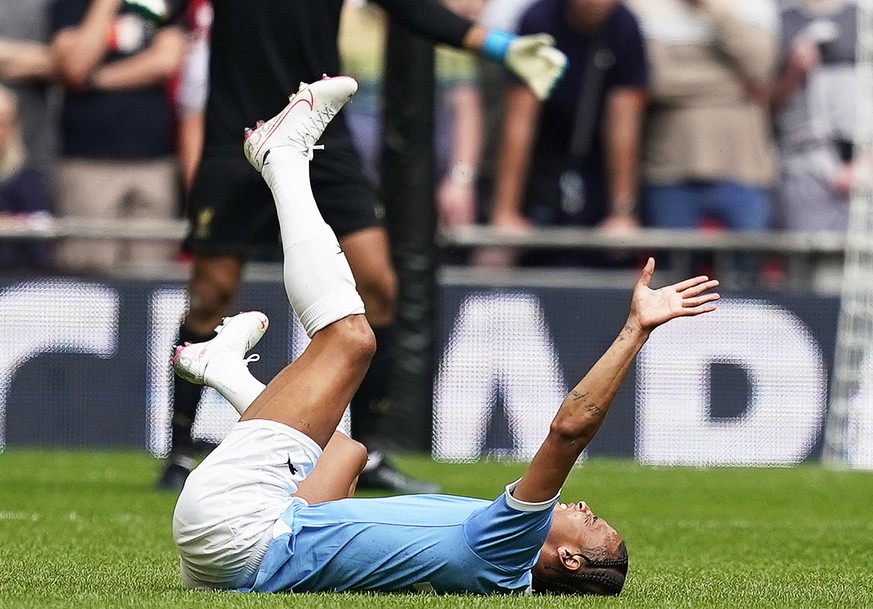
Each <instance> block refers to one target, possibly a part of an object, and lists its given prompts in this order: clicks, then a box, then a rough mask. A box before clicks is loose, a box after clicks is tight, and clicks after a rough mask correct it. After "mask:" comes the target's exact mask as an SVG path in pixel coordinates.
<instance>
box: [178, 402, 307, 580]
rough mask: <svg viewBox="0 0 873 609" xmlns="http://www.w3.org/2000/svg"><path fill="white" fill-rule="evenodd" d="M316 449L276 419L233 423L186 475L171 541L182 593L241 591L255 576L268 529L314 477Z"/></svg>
mask: <svg viewBox="0 0 873 609" xmlns="http://www.w3.org/2000/svg"><path fill="white" fill-rule="evenodd" d="M320 456H321V447H320V446H318V444H316V442H315V441H314V440H313V439H312V438H310V437H309V436H307V435H306V434H304V433H302V432H300V431H297V430H296V429H292V428H291V427H288V426H287V425H283V424H281V423H277V422H275V421H266V420H262V419H253V420H249V421H242V422H240V423H237V424H236V425H235V426H234V427H233V429H232V430H231V432H230V433H229V434H228V435H227V437H226V438H225V439H224V440H223V441H222V442H221V444H220V445H219V446H218V448H216V449H215V450H214V451H212V453H211V454H210V455H209V456H207V457H206V458H205V459H204V460H203V462H202V463H201V464H200V465H199V466H197V468H195V469H194V471H193V472H191V475H190V476H188V480H187V481H186V482H185V488H183V489H182V493H181V494H180V495H179V500H178V501H177V502H176V510H175V513H174V514H173V539H174V540H175V541H176V547H177V548H178V550H179V558H180V564H181V571H182V583H183V585H184V586H185V587H186V588H221V589H233V588H239V587H242V586H244V585H246V584H247V583H249V581H250V580H251V579H252V578H253V577H254V575H255V573H257V570H258V566H259V565H260V563H261V560H262V559H263V557H264V554H265V553H266V551H267V546H268V545H269V544H270V541H272V539H273V525H274V524H275V522H276V520H278V519H279V517H280V516H281V515H282V513H283V512H284V511H285V509H286V508H287V507H288V505H289V504H290V503H291V501H292V495H293V494H294V493H295V492H297V485H298V483H299V482H300V481H301V480H303V479H304V478H305V477H306V476H308V475H309V474H310V473H311V472H312V468H313V467H315V462H316V461H317V460H318V458H319V457H320Z"/></svg>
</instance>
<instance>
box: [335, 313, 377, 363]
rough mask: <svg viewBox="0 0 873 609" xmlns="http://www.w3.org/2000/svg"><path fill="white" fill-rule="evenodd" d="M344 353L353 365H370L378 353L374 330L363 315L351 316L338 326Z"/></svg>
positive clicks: (342, 320)
mask: <svg viewBox="0 0 873 609" xmlns="http://www.w3.org/2000/svg"><path fill="white" fill-rule="evenodd" d="M336 325H337V329H338V330H339V335H340V336H339V339H340V340H341V341H342V347H343V353H344V355H345V356H346V357H347V358H349V360H350V363H351V364H352V365H369V363H370V360H371V359H372V358H373V353H375V352H376V338H375V336H374V335H373V329H372V328H371V327H370V324H369V322H368V321H367V319H366V318H365V317H364V316H363V315H350V316H349V317H346V318H344V319H341V320H340V321H339V322H338V323H337V324H336Z"/></svg>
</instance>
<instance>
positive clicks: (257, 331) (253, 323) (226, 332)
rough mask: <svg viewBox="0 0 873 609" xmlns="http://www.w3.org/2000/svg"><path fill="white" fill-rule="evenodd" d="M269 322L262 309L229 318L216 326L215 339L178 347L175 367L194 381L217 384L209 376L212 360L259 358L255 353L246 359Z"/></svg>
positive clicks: (177, 371)
mask: <svg viewBox="0 0 873 609" xmlns="http://www.w3.org/2000/svg"><path fill="white" fill-rule="evenodd" d="M268 325H269V321H268V320H267V316H266V315H264V314H263V313H261V312H260V311H247V312H245V313H239V314H238V315H234V316H233V317H225V318H224V319H223V320H222V321H221V324H220V325H219V326H218V327H217V328H215V332H216V333H217V334H216V336H215V338H213V339H210V340H208V341H206V342H203V343H186V344H184V345H177V346H176V347H175V348H174V350H173V370H174V371H175V372H176V374H178V375H179V376H180V377H182V378H183V379H185V380H186V381H188V382H190V383H195V384H197V385H209V386H210V387H211V386H214V381H213V380H212V379H210V378H209V363H210V362H211V361H212V360H214V359H215V358H216V357H217V356H221V355H231V356H235V357H238V358H239V360H240V361H241V362H245V363H248V362H250V361H257V356H255V355H252V356H251V357H249V358H247V359H243V358H244V357H245V354H246V352H247V351H249V349H251V348H252V347H254V346H255V345H256V344H257V343H258V341H259V340H261V337H262V336H263V335H264V332H266V331H267V326H268Z"/></svg>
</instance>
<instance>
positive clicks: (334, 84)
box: [243, 76, 358, 171]
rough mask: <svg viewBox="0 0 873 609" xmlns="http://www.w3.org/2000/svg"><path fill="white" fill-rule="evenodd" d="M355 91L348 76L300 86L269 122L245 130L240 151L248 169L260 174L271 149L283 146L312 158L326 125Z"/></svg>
mask: <svg viewBox="0 0 873 609" xmlns="http://www.w3.org/2000/svg"><path fill="white" fill-rule="evenodd" d="M357 90H358V83H357V81H355V79H354V78H352V77H350V76H335V77H333V78H330V77H327V76H325V77H324V78H322V79H321V80H318V81H316V82H314V83H312V84H307V83H300V89H299V90H298V91H297V93H295V94H293V95H292V96H291V97H289V98H288V105H287V106H285V108H284V109H283V110H282V111H281V112H280V113H279V114H277V115H276V116H274V117H273V118H271V119H270V120H268V121H266V122H264V121H258V124H257V125H255V127H254V128H253V129H249V128H246V131H245V142H244V143H243V150H244V151H245V154H246V158H247V159H248V160H249V163H251V164H252V167H254V168H255V169H257V170H258V171H261V170H262V169H263V168H264V160H265V159H266V157H267V154H268V153H269V152H270V150H272V149H273V148H276V147H278V146H286V147H289V148H292V149H293V150H296V151H298V152H299V153H300V154H302V155H303V156H305V157H306V158H307V159H310V160H311V159H312V151H313V149H314V148H315V147H316V146H315V143H316V142H317V141H318V138H320V137H321V134H322V133H323V132H324V129H325V128H326V127H327V124H328V123H329V122H330V121H331V120H332V119H333V117H334V116H336V114H337V112H339V111H340V108H342V107H343V105H345V103H346V102H347V101H349V99H350V98H351V97H352V95H354V94H355V92H356V91H357Z"/></svg>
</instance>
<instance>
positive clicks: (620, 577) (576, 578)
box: [532, 542, 628, 596]
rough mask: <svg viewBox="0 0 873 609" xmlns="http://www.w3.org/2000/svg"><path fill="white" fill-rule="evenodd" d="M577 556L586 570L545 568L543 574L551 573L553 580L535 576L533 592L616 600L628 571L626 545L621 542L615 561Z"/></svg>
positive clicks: (548, 566) (533, 578)
mask: <svg viewBox="0 0 873 609" xmlns="http://www.w3.org/2000/svg"><path fill="white" fill-rule="evenodd" d="M575 556H580V557H581V558H582V559H584V560H585V566H584V567H582V568H581V569H579V570H578V571H570V570H568V569H564V568H555V567H553V566H551V565H545V568H544V571H548V572H550V573H549V575H550V577H548V578H545V577H538V576H537V575H534V574H532V585H533V590H534V592H538V593H546V594H596V595H601V596H617V595H618V594H619V593H620V592H621V589H622V588H623V587H624V582H625V579H626V577H627V568H628V556H627V547H626V546H625V545H624V542H621V545H620V546H619V547H618V552H617V555H616V557H615V558H611V559H604V558H599V559H594V558H589V557H588V556H586V555H585V554H581V553H580V554H576V555H575Z"/></svg>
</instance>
